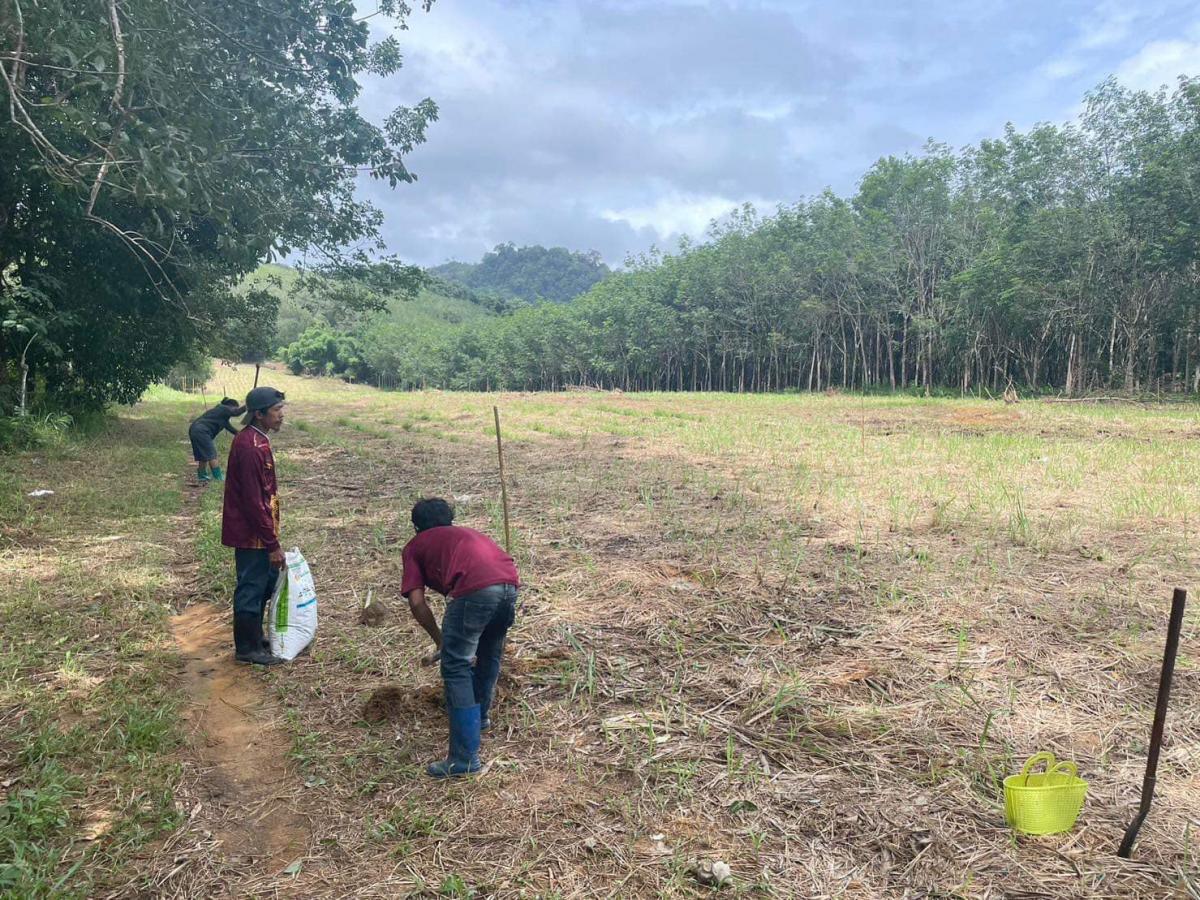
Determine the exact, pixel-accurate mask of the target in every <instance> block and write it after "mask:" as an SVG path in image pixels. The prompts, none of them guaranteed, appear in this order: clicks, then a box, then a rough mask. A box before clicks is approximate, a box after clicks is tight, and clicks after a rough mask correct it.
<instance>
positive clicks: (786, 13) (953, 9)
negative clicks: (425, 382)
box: [358, 0, 1200, 265]
mask: <svg viewBox="0 0 1200 900" xmlns="http://www.w3.org/2000/svg"><path fill="white" fill-rule="evenodd" d="M410 2H412V0H410ZM358 5H359V9H360V11H362V12H363V13H369V12H371V11H373V10H374V8H375V4H374V2H373V0H359V2H358ZM413 5H414V6H418V4H417V3H415V2H413ZM373 23H374V24H376V25H379V24H380V20H379V19H374V20H373ZM382 33H383V32H381V34H382ZM400 39H401V42H402V44H403V50H404V57H405V65H404V68H403V69H402V70H401V71H400V72H399V73H397V74H396V75H394V76H392V77H391V78H389V79H387V80H386V81H382V80H373V81H369V82H368V83H367V84H366V88H365V91H364V94H363V96H362V105H363V108H364V111H365V112H367V114H368V115H369V116H371V117H372V118H374V119H376V120H382V118H383V117H384V116H385V115H386V113H387V112H388V111H389V110H390V109H391V108H392V107H394V106H396V105H400V104H411V103H414V102H416V101H417V100H419V99H421V98H422V97H426V96H429V97H432V98H433V99H434V100H435V101H437V103H438V106H439V107H440V109H441V117H440V119H439V121H438V122H437V123H436V124H434V125H433V126H432V128H431V129H430V132H429V140H428V143H427V144H426V145H425V146H424V147H422V148H420V149H419V150H418V151H417V152H416V153H414V154H413V155H412V157H411V159H410V163H411V167H412V169H413V170H414V171H415V172H416V173H417V175H418V177H419V181H418V182H417V183H416V184H413V185H401V186H400V187H398V188H397V189H396V190H395V191H389V190H387V189H385V188H383V187H381V186H380V185H377V184H372V183H365V184H363V186H362V188H361V190H362V193H363V195H365V196H367V197H369V198H370V199H371V200H372V201H373V202H374V203H376V204H377V205H378V206H380V207H381V208H382V209H383V210H384V213H385V215H386V224H385V226H384V236H385V239H386V241H387V243H388V249H389V252H392V253H396V254H399V255H400V256H401V257H402V258H403V259H405V260H406V261H411V262H416V263H420V264H423V265H433V264H437V263H440V262H444V261H446V260H448V259H461V260H467V261H475V260H477V259H479V257H480V256H482V254H483V253H484V252H485V251H487V250H489V249H491V248H492V247H493V246H494V245H496V244H498V243H501V242H503V241H513V242H514V243H516V244H518V245H521V244H544V245H546V246H565V247H568V248H570V249H573V250H591V249H594V250H598V251H599V252H600V254H601V255H602V256H603V257H604V258H605V260H607V261H608V262H609V263H610V264H614V265H619V264H620V263H621V262H622V260H623V259H624V258H625V256H626V255H627V254H628V253H631V252H639V251H642V250H645V249H647V248H649V247H650V246H651V245H658V246H660V247H668V248H669V247H673V246H674V245H675V242H676V241H677V240H678V238H679V236H680V235H681V234H684V233H687V234H691V235H702V234H703V232H704V230H705V228H706V226H707V224H708V222H709V221H710V220H711V219H713V218H714V217H718V216H721V215H722V214H724V213H726V212H727V211H728V210H730V209H731V208H732V207H734V206H735V205H737V204H740V203H743V202H746V201H749V202H752V203H754V204H755V205H756V206H759V207H760V208H763V209H767V210H769V209H771V208H773V207H774V206H775V204H777V203H780V202H785V203H786V202H793V201H795V200H798V199H800V198H802V197H805V196H808V195H811V194H813V193H815V192H818V191H820V190H822V189H823V188H825V187H826V186H828V187H832V188H833V189H834V190H836V191H838V192H839V193H850V192H853V190H854V188H855V186H856V184H857V180H858V178H859V177H860V176H861V175H862V173H863V171H864V170H865V169H866V168H867V167H868V166H869V165H870V164H871V163H872V162H873V161H874V160H875V159H877V158H878V157H880V156H882V155H885V154H903V153H905V152H917V151H919V149H920V147H921V146H922V144H924V142H925V140H926V139H927V138H930V137H932V138H935V139H937V140H939V141H944V142H947V143H949V144H951V145H955V146H959V145H962V144H967V143H972V142H975V141H978V140H979V139H980V138H983V137H987V136H990V135H995V134H998V133H999V132H1000V131H1001V130H1002V128H1003V125H1004V123H1005V122H1008V121H1011V122H1013V123H1014V124H1016V125H1017V126H1018V127H1019V128H1025V127H1028V126H1029V125H1031V124H1033V123H1034V122H1037V121H1045V120H1049V121H1056V122H1058V121H1064V120H1066V119H1069V118H1071V117H1073V115H1074V114H1075V112H1076V110H1077V109H1078V106H1079V101H1080V99H1081V98H1082V96H1083V94H1084V92H1085V91H1087V90H1088V89H1089V88H1091V87H1093V86H1095V85H1096V84H1097V83H1098V82H1099V81H1100V80H1101V79H1103V78H1104V77H1106V76H1107V75H1109V74H1115V75H1117V76H1118V78H1120V79H1121V81H1123V82H1124V83H1125V84H1127V85H1130V86H1133V87H1138V88H1154V87H1156V86H1158V85H1160V84H1163V83H1167V82H1170V83H1171V84H1174V81H1175V78H1176V76H1177V75H1179V74H1181V73H1188V74H1200V5H1198V4H1197V3H1196V2H1195V0H1186V2H1182V0H1126V2H1109V0H1105V2H1075V0H1068V2H1056V0H1032V2H1031V0H1021V2H999V0H972V2H962V0H921V2H915V0H899V2H894V3H892V4H883V3H879V2H876V0H837V2H827V0H826V2H822V0H810V2H793V3H787V2H750V0H746V2H737V0H730V2H719V3H705V2H699V0H693V2H684V0H680V2H649V0H645V2H641V0H620V2H597V0H580V2H551V0H524V2H518V0H438V2H437V3H436V4H435V6H434V7H433V10H432V12H430V13H428V14H425V13H421V12H417V13H415V14H414V15H413V17H412V20H411V22H410V29H409V30H408V31H407V32H404V33H402V34H401V35H400Z"/></svg>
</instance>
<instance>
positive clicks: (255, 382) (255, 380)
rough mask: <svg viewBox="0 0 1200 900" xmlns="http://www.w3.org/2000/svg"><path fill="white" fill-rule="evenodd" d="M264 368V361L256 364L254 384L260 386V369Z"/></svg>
mask: <svg viewBox="0 0 1200 900" xmlns="http://www.w3.org/2000/svg"><path fill="white" fill-rule="evenodd" d="M261 368H262V363H255V364H254V386H255V387H258V370H259V369H261Z"/></svg>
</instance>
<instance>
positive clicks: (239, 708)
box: [171, 603, 308, 874]
mask: <svg viewBox="0 0 1200 900" xmlns="http://www.w3.org/2000/svg"><path fill="white" fill-rule="evenodd" d="M228 619H229V617H228V616H227V615H223V614H222V613H221V612H219V611H218V610H216V609H215V608H214V607H213V606H211V605H210V604H207V603H197V604H194V605H192V606H189V607H188V608H187V609H185V610H184V611H183V612H182V613H180V614H179V615H178V616H176V617H175V618H174V620H173V621H172V623H171V628H172V631H173V632H174V635H175V640H176V642H177V643H178V644H179V649H180V652H181V653H182V655H183V662H184V669H183V680H184V688H185V689H186V691H187V694H188V697H189V698H190V701H191V702H190V705H189V709H188V712H187V718H188V723H189V741H188V743H189V745H190V746H191V748H192V753H193V756H194V758H195V760H196V762H197V764H198V765H199V767H200V768H202V769H204V770H206V771H205V777H204V786H205V790H206V792H207V793H208V803H209V804H210V805H212V806H213V807H215V808H217V809H220V810H221V811H222V812H223V813H224V815H221V816H220V817H219V819H218V820H216V821H213V822H212V824H213V826H214V836H215V837H217V838H218V839H219V840H220V841H221V843H222V845H223V848H224V850H225V853H226V854H227V855H228V856H229V857H231V861H232V858H234V857H241V858H243V859H244V861H247V862H249V863H250V864H251V865H252V866H253V867H254V868H256V869H258V870H261V871H262V872H263V874H274V873H278V872H281V871H282V870H283V869H284V868H285V867H287V866H288V864H289V863H291V862H292V861H293V860H295V859H297V858H298V857H301V856H303V855H304V850H305V846H306V844H307V841H308V827H307V825H306V824H305V823H304V822H303V821H302V820H301V819H300V817H299V816H298V815H297V814H296V812H295V810H293V809H292V808H291V807H290V805H289V803H288V800H289V796H288V795H289V794H290V790H289V785H291V786H293V787H294V783H295V776H294V773H292V772H291V771H289V769H288V766H287V740H286V738H285V737H284V736H283V735H282V734H280V733H279V732H278V731H277V730H276V729H275V728H274V726H273V724H272V718H273V717H274V715H275V709H274V708H273V706H272V704H271V703H270V702H269V701H268V700H267V699H266V697H265V695H264V693H263V691H262V689H261V688H260V687H259V685H257V684H256V683H255V682H254V680H253V677H252V673H251V672H250V670H249V669H248V668H245V667H242V666H239V665H237V664H236V663H235V662H234V661H233V655H232V653H231V651H230V635H229V630H230V626H229V621H228Z"/></svg>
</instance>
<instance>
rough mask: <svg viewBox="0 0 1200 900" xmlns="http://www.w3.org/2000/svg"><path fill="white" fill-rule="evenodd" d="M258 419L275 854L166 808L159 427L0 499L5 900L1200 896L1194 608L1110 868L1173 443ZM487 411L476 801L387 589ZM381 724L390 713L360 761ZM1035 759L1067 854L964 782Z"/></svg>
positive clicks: (1180, 445)
mask: <svg viewBox="0 0 1200 900" xmlns="http://www.w3.org/2000/svg"><path fill="white" fill-rule="evenodd" d="M252 378H253V371H252V370H249V371H248V370H246V369H245V368H241V369H237V370H230V369H220V370H219V371H218V372H217V374H216V376H215V377H214V379H213V385H214V386H217V385H224V389H225V390H226V391H227V392H229V393H231V394H235V395H236V394H237V393H238V392H244V389H245V388H247V387H249V384H250V382H251V380H252ZM263 380H264V382H268V383H273V384H276V386H278V387H280V388H282V389H283V390H285V391H287V393H288V400H289V408H288V412H287V423H286V424H285V426H284V430H283V432H282V433H281V434H280V435H279V436H278V437H277V438H276V439H275V443H276V447H277V453H278V456H279V458H280V478H281V485H282V496H281V499H282V506H283V521H284V531H285V544H286V545H287V546H292V545H297V546H300V547H301V548H303V550H304V552H305V555H306V557H307V558H308V560H309V562H310V564H311V566H312V568H313V571H314V575H315V577H316V579H317V586H318V593H319V595H320V598H321V632H320V636H319V639H318V642H317V644H316V646H315V647H314V649H313V652H312V654H311V656H309V657H307V658H302V659H301V660H299V661H298V662H297V663H295V664H294V665H291V666H288V667H285V668H282V669H276V670H272V671H270V672H268V673H252V672H248V671H245V670H238V671H239V672H240V673H241V674H239V675H238V677H239V678H242V679H243V680H244V681H245V682H246V683H247V684H248V685H249V686H250V687H251V688H253V689H254V690H256V691H259V692H260V695H261V701H262V707H261V710H259V711H258V712H256V714H255V715H256V721H261V722H264V723H266V724H267V725H269V726H270V728H271V729H272V730H271V734H273V735H275V739H277V740H278V743H279V747H278V752H279V754H280V756H281V758H282V759H284V760H285V764H286V766H287V767H288V768H287V771H288V772H289V773H290V776H289V779H288V780H287V781H286V783H285V784H283V785H279V786H277V787H276V788H273V791H274V794H273V796H274V798H275V799H274V800H273V802H274V803H275V804H276V805H275V806H273V807H270V809H269V810H268V811H269V812H270V813H271V818H275V817H278V818H288V819H290V820H291V821H292V822H293V824H296V825H298V826H302V828H303V831H304V834H305V835H306V838H305V840H306V850H305V851H304V853H303V854H301V856H300V857H299V858H298V859H297V860H296V863H295V864H293V865H291V866H288V867H287V870H285V869H284V867H282V866H278V865H276V864H275V863H273V862H272V863H268V861H267V860H266V859H264V858H245V857H243V856H239V854H238V852H237V848H236V847H234V846H231V844H230V841H228V840H225V841H222V836H223V835H228V834H230V833H231V832H230V830H229V829H230V828H231V827H233V819H235V818H236V817H237V816H238V815H239V814H240V812H239V811H238V810H237V809H235V808H232V807H227V806H226V807H223V806H222V805H221V804H219V803H215V804H214V803H212V802H210V801H209V800H207V799H205V798H202V797H201V796H200V793H198V792H199V791H200V787H199V786H200V785H202V784H203V783H204V781H205V779H210V778H213V777H217V776H218V775H219V774H220V773H214V772H212V771H210V769H208V768H205V766H203V765H201V764H200V763H199V762H198V761H197V760H198V759H199V758H200V757H199V756H198V755H197V753H198V750H197V748H196V747H195V746H193V745H192V740H193V739H192V738H190V737H189V736H188V731H187V730H186V729H184V728H183V727H182V725H181V716H182V715H183V711H184V710H185V709H186V707H187V703H188V696H187V691H186V689H185V688H184V687H181V686H180V684H179V683H178V682H177V681H176V680H174V679H173V678H172V677H171V673H172V671H173V667H176V666H177V664H178V656H177V653H176V651H174V650H173V649H172V644H171V637H170V635H171V631H170V627H171V626H170V613H171V611H172V609H173V608H175V607H176V606H178V605H179V600H180V598H181V597H206V598H208V599H210V600H212V601H213V602H214V603H217V604H223V603H227V593H228V589H229V586H230V577H231V574H232V573H231V571H230V569H231V565H230V561H229V559H228V551H225V550H223V548H221V547H220V545H219V533H218V517H219V498H218V496H217V493H216V492H217V490H219V489H213V488H209V489H208V490H207V493H204V494H203V495H202V496H198V492H197V491H196V490H193V489H191V488H188V487H186V486H185V479H186V477H187V473H188V465H187V458H188V453H187V449H188V448H187V445H186V441H185V440H184V436H185V431H186V421H187V418H188V416H189V415H195V414H197V413H198V412H199V406H200V404H199V401H198V400H197V398H194V397H188V396H186V395H181V394H176V393H173V392H169V391H165V390H155V391H152V392H151V394H150V396H149V397H148V398H147V400H146V401H145V402H144V403H143V404H141V405H139V406H138V407H136V408H135V409H133V410H123V411H120V413H119V419H118V425H117V426H116V427H114V428H112V429H111V430H110V431H108V432H107V433H105V434H103V435H99V436H96V437H94V438H91V439H89V440H87V441H83V442H80V443H77V444H76V443H71V444H66V445H64V446H62V447H60V448H57V449H53V450H51V451H39V452H37V453H34V454H28V455H24V456H16V457H10V458H8V459H6V460H5V461H4V462H3V463H2V464H0V579H2V581H3V583H4V584H5V585H6V588H5V592H4V596H3V601H2V606H0V615H2V616H3V619H2V625H3V634H2V636H0V672H2V673H3V680H2V681H0V725H3V729H2V730H0V752H2V755H0V784H3V785H4V787H3V791H4V793H3V794H2V795H0V797H2V799H0V802H2V803H3V804H4V805H3V807H2V809H3V812H2V813H0V893H3V892H4V891H7V892H8V895H10V896H20V897H24V896H60V895H64V894H68V893H69V892H70V891H74V893H75V894H76V895H78V896H96V895H104V894H106V893H114V894H120V893H121V891H122V890H125V891H127V892H128V893H137V892H138V891H142V892H144V893H150V894H154V895H159V896H213V895H220V894H223V893H227V892H231V891H241V892H243V893H250V894H258V895H262V896H266V895H272V894H277V895H280V896H298V897H299V896H303V897H343V896H389V897H394V896H434V895H440V896H464V897H465V896H480V897H483V896H498V897H509V896H528V897H535V896H536V897H592V896H611V897H631V896H638V897H640V896H701V895H704V894H707V893H710V892H711V889H709V888H706V887H702V886H700V885H699V884H698V883H697V882H696V881H695V879H694V878H693V877H692V875H691V874H690V866H691V864H692V863H693V862H694V861H696V860H701V859H714V858H720V859H723V860H725V861H726V862H728V863H729V864H730V865H731V867H732V869H733V873H734V875H733V882H732V885H730V886H727V887H726V889H725V891H724V893H726V894H729V895H738V896H779V897H791V896H799V897H808V896H830V897H903V896H913V897H915V896H926V897H935V896H937V897H979V898H984V897H1001V896H1009V897H1018V896H1020V897H1034V896H1055V897H1173V896H1197V892H1198V891H1200V883H1198V880H1197V877H1196V874H1195V873H1196V871H1197V868H1198V865H1200V841H1198V839H1197V836H1196V829H1197V827H1198V826H1200V817H1198V814H1197V807H1196V802H1195V798H1196V797H1197V796H1200V780H1198V778H1197V775H1196V771H1197V766H1196V763H1197V760H1200V724H1198V723H1200V719H1198V716H1197V711H1198V709H1200V704H1198V702H1197V696H1198V695H1197V691H1196V689H1197V687H1200V673H1198V672H1197V667H1196V663H1197V658H1198V657H1197V651H1196V646H1197V644H1196V641H1197V622H1198V621H1200V614H1198V613H1197V611H1196V610H1197V606H1196V605H1193V606H1192V608H1191V611H1190V612H1189V615H1188V618H1187V620H1186V627H1185V632H1184V642H1183V649H1182V651H1181V655H1180V660H1179V664H1178V669H1177V673H1176V685H1175V693H1174V696H1173V704H1172V710H1171V718H1170V722H1169V726H1168V737H1169V740H1168V743H1167V745H1166V747H1165V748H1164V751H1163V759H1162V763H1161V765H1160V770H1159V785H1158V796H1157V800H1156V804H1155V808H1154V811H1153V813H1152V814H1151V816H1150V819H1149V820H1148V822H1147V824H1146V825H1145V826H1144V828H1143V831H1142V838H1141V842H1140V845H1139V847H1138V849H1137V851H1136V853H1135V860H1136V861H1135V862H1133V863H1126V862H1122V861H1119V860H1117V859H1116V857H1115V849H1116V846H1117V843H1118V842H1119V839H1120V835H1121V833H1122V831H1123V829H1124V826H1125V824H1127V822H1128V819H1129V818H1130V816H1131V815H1132V812H1133V810H1134V808H1135V807H1136V803H1137V792H1138V788H1139V787H1140V783H1141V775H1142V767H1143V766H1144V761H1145V752H1146V743H1147V738H1148V735H1149V729H1150V720H1151V716H1152V710H1153V703H1154V692H1155V686H1156V681H1157V673H1158V664H1159V659H1160V656H1161V652H1162V642H1163V635H1164V630H1165V620H1166V611H1167V605H1168V601H1169V598H1170V593H1171V589H1172V588H1173V587H1176V586H1182V587H1189V586H1193V585H1194V584H1195V576H1196V573H1197V571H1198V569H1197V562H1198V561H1200V555H1198V554H1197V552H1196V544H1197V534H1196V524H1195V521H1194V520H1195V518H1196V516H1195V512H1194V511H1195V510H1197V509H1198V508H1200V505H1198V502H1197V501H1198V500H1200V454H1198V453H1197V450H1196V438H1197V437H1198V436H1200V425H1197V424H1196V412H1195V408H1194V407H1192V406H1190V405H1183V404H1161V405H1142V404H1050V403H1024V404H1019V405H1016V406H1004V405H1002V404H998V403H991V402H983V401H974V400H962V401H959V400H918V399H913V398H899V397H896V398H883V397H873V398H867V399H866V400H862V399H861V398H858V397H851V396H837V395H833V396H826V395H815V396H807V395H806V396H733V395H667V394H661V395H637V394H615V393H614V394H601V393H585V392H580V393H565V394H558V395H539V394H528V395H526V394H520V395H518V394H500V395H481V394H453V393H441V392H425V393H412V394H397V393H386V392H378V391H375V390H372V389H370V388H364V387H359V386H351V385H345V384H342V383H340V382H333V381H328V380H321V379H304V378H294V377H292V376H289V375H286V374H284V373H282V372H279V371H265V372H264V373H263ZM493 404H497V405H499V407H500V409H501V415H502V419H503V427H504V438H505V450H506V462H507V466H508V471H509V495H510V499H511V506H512V509H511V512H512V522H513V530H514V542H515V547H514V554H515V556H516V557H517V560H518V563H519V565H520V567H521V571H522V575H523V578H524V580H525V582H526V588H525V590H524V591H523V601H522V603H523V605H522V615H521V618H520V621H519V623H518V626H517V628H516V630H515V631H514V633H513V640H512V643H511V647H510V658H509V659H508V662H507V663H506V666H507V672H508V675H507V676H506V677H505V678H504V680H503V681H502V690H503V693H502V697H501V699H500V701H499V705H498V708H497V712H496V723H497V728H496V730H495V732H494V733H493V734H492V735H491V736H489V737H488V738H487V739H486V741H485V745H484V756H485V759H486V760H488V761H490V762H491V767H490V769H489V771H488V773H487V775H486V776H485V777H483V778H480V779H477V780H472V781H467V782H458V783H454V784H451V785H445V784H436V783H432V782H429V781H428V780H426V779H424V778H423V776H422V775H421V774H420V773H421V770H422V767H423V765H424V763H425V762H427V761H428V760H430V759H432V758H434V757H435V756H437V755H438V754H439V753H441V752H443V751H444V742H445V726H444V722H443V719H442V714H441V712H440V711H439V710H438V708H437V705H436V685H437V679H436V674H435V672H434V671H432V670H428V669H422V668H420V667H419V666H418V664H417V660H418V659H419V657H420V656H421V655H422V654H423V653H424V652H426V651H427V647H426V646H425V644H424V642H423V639H422V637H421V636H420V634H419V632H418V631H417V630H416V629H415V626H413V625H412V623H411V622H410V621H409V619H408V614H407V611H406V609H405V607H404V604H403V602H402V601H401V600H400V599H399V598H398V596H397V588H398V584H399V550H400V548H401V547H402V546H403V543H404V541H405V540H407V538H408V537H409V536H410V534H411V527H410V526H409V525H408V522H407V514H408V510H409V508H410V507H411V504H412V502H413V500H414V499H416V498H417V497H420V496H425V495H435V494H436V495H442V496H446V497H448V498H452V499H453V500H454V501H455V504H456V507H457V508H458V511H459V520H460V521H461V522H462V523H463V524H468V525H471V526H473V527H477V528H480V529H483V530H486V531H489V532H490V533H492V534H493V535H496V536H499V535H500V534H502V530H503V526H502V514H501V508H500V502H499V496H500V492H499V483H498V479H497V475H496V457H495V450H496V448H495V436H494V433H493V426H492V405H493ZM226 446H227V443H225V442H224V440H223V443H222V448H223V449H224V448H225V447H226ZM35 487H47V488H51V489H54V490H55V491H56V494H55V495H54V496H53V497H49V498H42V499H41V500H34V499H32V498H28V497H27V496H26V494H27V493H28V492H29V491H30V490H33V489H34V488H35ZM185 498H186V499H185ZM9 586H15V588H12V587H9ZM368 592H370V593H371V596H372V597H373V598H375V599H376V600H378V601H381V602H383V603H384V604H386V605H387V606H388V607H389V609H390V612H391V615H390V617H389V618H388V620H387V621H386V622H385V623H384V624H383V626H382V627H367V626H365V625H362V624H360V623H359V611H360V608H361V606H362V604H363V602H364V601H365V599H366V597H367V594H368ZM1196 603H1200V597H1198V598H1197V599H1196ZM383 686H390V687H394V688H397V689H398V696H399V697H400V702H399V704H398V708H397V709H395V710H393V714H392V715H391V718H390V719H389V720H388V721H386V722H383V723H370V722H367V721H365V720H364V718H363V707H364V703H365V702H366V701H367V699H368V697H369V695H370V694H371V693H372V692H373V691H374V690H375V689H377V688H379V687H383ZM256 709H258V708H257V707H256ZM264 727H265V726H264ZM1039 750H1053V751H1055V752H1056V753H1057V754H1058V755H1059V756H1060V757H1063V758H1069V759H1073V760H1076V761H1077V762H1078V763H1079V765H1080V769H1081V773H1082V774H1083V775H1084V777H1085V778H1087V779H1088V780H1089V782H1090V789H1089V799H1088V803H1087V805H1086V807H1085V809H1084V812H1083V815H1082V816H1081V819H1080V822H1079V824H1078V825H1077V826H1076V829H1075V830H1074V831H1073V832H1071V833H1069V834H1066V835H1059V836H1051V837H1044V838H1027V837H1014V835H1013V834H1012V832H1011V831H1009V830H1008V829H1007V828H1006V827H1005V825H1004V822H1003V812H1002V807H1001V805H1000V803H999V800H998V798H999V789H998V781H999V779H1001V778H1003V776H1004V775H1006V774H1009V773H1011V772H1014V771H1016V770H1018V769H1019V768H1020V765H1021V763H1022V762H1023V761H1024V759H1025V758H1026V757H1027V756H1029V755H1030V754H1032V753H1034V752H1036V751H1039ZM201 801H202V802H201ZM197 804H199V811H197ZM205 835H209V837H205ZM1189 892H1190V893H1189Z"/></svg>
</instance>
